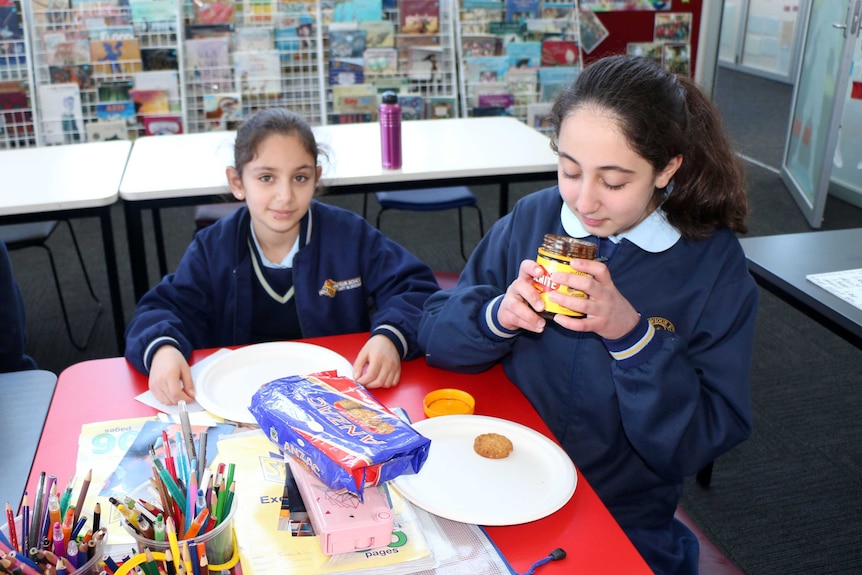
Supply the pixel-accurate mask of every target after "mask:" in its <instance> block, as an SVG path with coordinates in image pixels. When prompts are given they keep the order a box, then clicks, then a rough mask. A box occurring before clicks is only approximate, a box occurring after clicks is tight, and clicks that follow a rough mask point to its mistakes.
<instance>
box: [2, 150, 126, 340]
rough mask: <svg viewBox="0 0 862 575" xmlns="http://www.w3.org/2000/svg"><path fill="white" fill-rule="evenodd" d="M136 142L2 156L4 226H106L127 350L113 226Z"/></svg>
mask: <svg viewBox="0 0 862 575" xmlns="http://www.w3.org/2000/svg"><path fill="white" fill-rule="evenodd" d="M131 148H132V143H131V142H129V141H127V140H122V141H112V142H95V143H88V144H71V145H67V146H49V147H42V148H26V149H20V150H5V151H3V152H2V153H0V174H2V175H3V176H2V182H3V183H2V188H3V196H2V200H0V223H4V224H11V223H21V222H32V221H44V220H60V219H66V218H72V217H90V216H97V217H98V218H99V220H100V222H101V227H102V243H103V245H104V250H105V265H106V268H107V276H108V286H109V289H110V294H111V307H112V311H113V316H114V329H115V331H116V337H117V346H118V348H119V351H120V353H122V352H123V350H124V349H125V345H124V342H125V340H124V338H123V332H124V330H125V327H126V325H125V320H124V318H123V306H122V302H121V301H120V280H119V276H118V274H117V256H116V249H115V247H114V234H113V230H112V227H111V206H113V205H114V204H115V203H116V202H117V198H118V194H119V192H118V191H119V188H120V181H121V180H122V177H123V171H124V169H125V167H126V160H127V159H128V157H129V151H130V150H131Z"/></svg>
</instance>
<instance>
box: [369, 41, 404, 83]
mask: <svg viewBox="0 0 862 575" xmlns="http://www.w3.org/2000/svg"><path fill="white" fill-rule="evenodd" d="M363 60H364V65H365V76H366V77H368V78H370V77H372V76H384V75H392V74H396V73H398V52H397V51H396V50H395V48H368V49H366V50H365V55H364V57H363Z"/></svg>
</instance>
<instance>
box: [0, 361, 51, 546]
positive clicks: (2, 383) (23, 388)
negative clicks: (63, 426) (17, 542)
mask: <svg viewBox="0 0 862 575" xmlns="http://www.w3.org/2000/svg"><path fill="white" fill-rule="evenodd" d="M56 385H57V376H56V375H54V374H53V373H52V372H50V371H45V370H42V369H33V370H27V371H12V372H9V373H0V393H2V394H3V417H0V434H2V437H3V438H4V439H3V441H4V446H3V447H4V453H3V473H0V501H6V502H9V503H12V507H13V509H15V510H17V509H18V502H19V501H21V497H22V495H23V494H24V490H25V489H26V488H27V477H28V476H29V475H30V467H31V465H32V464H33V458H34V457H36V448H37V447H38V446H39V438H40V437H42V428H43V427H44V425H45V418H46V417H47V416H48V408H49V407H50V406H51V399H52V398H53V397H54V388H55V387H56ZM30 497H33V495H32V494H31V496H30ZM30 502H31V503H32V502H33V500H32V499H31V500H30ZM3 522H5V518H4V521H3ZM19 536H20V533H19Z"/></svg>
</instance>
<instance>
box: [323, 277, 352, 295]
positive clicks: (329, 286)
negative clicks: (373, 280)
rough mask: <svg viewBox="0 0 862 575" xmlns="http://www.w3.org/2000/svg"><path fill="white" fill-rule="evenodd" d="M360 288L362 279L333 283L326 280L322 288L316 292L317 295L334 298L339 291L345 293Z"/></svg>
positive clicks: (333, 281) (331, 280)
mask: <svg viewBox="0 0 862 575" xmlns="http://www.w3.org/2000/svg"><path fill="white" fill-rule="evenodd" d="M359 287H362V278H361V277H355V278H350V279H347V280H340V281H335V280H333V279H328V280H326V281H325V282H323V286H321V288H320V289H319V290H318V292H317V293H318V295H325V296H328V297H335V294H336V293H338V292H340V291H346V290H349V289H356V288H359Z"/></svg>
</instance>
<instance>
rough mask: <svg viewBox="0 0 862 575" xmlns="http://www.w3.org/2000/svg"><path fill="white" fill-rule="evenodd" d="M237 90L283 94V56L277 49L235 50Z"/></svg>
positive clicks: (248, 92) (258, 93)
mask: <svg viewBox="0 0 862 575" xmlns="http://www.w3.org/2000/svg"><path fill="white" fill-rule="evenodd" d="M233 66H234V78H235V79H236V88H235V89H236V90H237V91H239V92H242V93H243V94H249V95H265V94H281V58H280V57H279V54H278V51H277V50H257V51H254V52H234V54H233Z"/></svg>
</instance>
